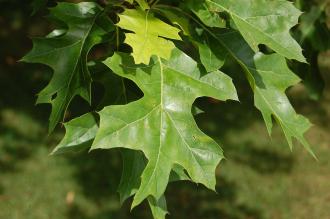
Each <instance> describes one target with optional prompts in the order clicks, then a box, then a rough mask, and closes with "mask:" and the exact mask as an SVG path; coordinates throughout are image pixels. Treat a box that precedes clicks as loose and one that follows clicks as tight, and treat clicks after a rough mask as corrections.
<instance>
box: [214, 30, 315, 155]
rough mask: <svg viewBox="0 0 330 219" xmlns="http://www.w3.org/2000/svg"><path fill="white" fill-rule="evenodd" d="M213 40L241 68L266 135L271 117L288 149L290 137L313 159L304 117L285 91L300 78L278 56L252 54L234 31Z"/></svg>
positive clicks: (307, 123) (269, 130) (290, 142)
mask: <svg viewBox="0 0 330 219" xmlns="http://www.w3.org/2000/svg"><path fill="white" fill-rule="evenodd" d="M217 40H218V42H219V43H221V44H222V45H223V46H224V47H225V48H226V49H227V51H228V53H229V54H231V55H232V56H233V57H234V59H236V60H237V61H238V63H239V64H240V65H241V66H242V68H243V69H244V70H245V72H246V76H247V78H248V80H249V82H250V85H251V87H252V89H253V92H254V101H255V106H256V107H257V108H258V109H259V110H260V111H261V113H262V115H263V118H264V120H265V123H266V126H267V130H268V132H269V134H270V133H271V130H272V125H273V122H272V116H273V117H274V118H275V120H276V121H277V122H278V124H279V125H280V126H281V128H282V130H283V132H284V134H285V137H286V139H287V141H288V143H289V146H290V148H291V149H292V138H296V139H297V140H299V142H300V143H302V144H303V145H304V147H305V148H306V149H307V150H308V151H309V152H310V153H311V154H312V155H313V156H314V157H315V155H314V153H313V152H312V150H311V148H310V145H309V144H308V142H307V141H306V139H305V138H304V133H305V132H306V131H307V130H308V129H309V128H310V127H311V124H310V122H309V121H308V119H306V118H305V117H303V116H301V115H298V114H297V113H296V112H295V110H294V108H293V107H292V105H291V104H290V101H289V100H288V98H287V96H286V94H285V90H286V89H287V88H289V87H290V86H292V85H295V84H297V83H298V82H299V81H300V79H299V78H298V77H297V76H296V75H295V74H294V73H293V72H292V71H291V70H290V69H289V68H288V67H287V64H286V60H285V58H283V57H282V56H280V55H278V54H272V55H264V54H262V53H257V54H254V52H253V51H252V50H251V49H250V48H249V46H248V45H247V44H246V42H245V41H244V39H243V38H242V37H241V36H240V35H239V34H238V33H237V32H229V33H224V34H219V35H217Z"/></svg>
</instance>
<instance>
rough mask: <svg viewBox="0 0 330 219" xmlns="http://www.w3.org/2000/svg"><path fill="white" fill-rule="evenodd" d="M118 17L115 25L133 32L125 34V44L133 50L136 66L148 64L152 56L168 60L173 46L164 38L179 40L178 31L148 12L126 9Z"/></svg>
mask: <svg viewBox="0 0 330 219" xmlns="http://www.w3.org/2000/svg"><path fill="white" fill-rule="evenodd" d="M119 17H120V21H119V23H118V24H117V25H118V26H119V27H121V28H123V29H125V30H129V31H132V32H134V33H126V39H125V43H127V44H128V45H130V46H131V47H132V48H133V54H132V55H133V57H134V60H135V63H136V64H140V63H144V64H149V61H150V57H151V56H152V55H157V56H159V57H161V58H164V59H169V57H170V56H171V51H172V50H173V49H174V48H175V46H174V43H173V42H171V41H169V40H167V39H164V38H168V39H173V40H181V38H180V36H179V34H178V33H179V31H180V30H179V29H177V28H175V27H173V26H171V25H169V24H167V23H165V22H163V21H161V20H159V19H158V18H155V17H154V16H153V14H152V13H151V12H150V11H142V10H138V9H137V10H135V9H127V10H125V11H124V13H123V14H120V15H119Z"/></svg>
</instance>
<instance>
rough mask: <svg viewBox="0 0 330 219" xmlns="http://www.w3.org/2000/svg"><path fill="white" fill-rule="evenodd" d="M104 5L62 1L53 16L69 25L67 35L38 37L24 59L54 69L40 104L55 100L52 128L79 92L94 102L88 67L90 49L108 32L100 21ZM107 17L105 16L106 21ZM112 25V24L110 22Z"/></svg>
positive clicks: (50, 125)
mask: <svg viewBox="0 0 330 219" xmlns="http://www.w3.org/2000/svg"><path fill="white" fill-rule="evenodd" d="M101 13H102V10H101V8H100V7H99V6H98V5H97V4H95V3H92V2H82V3H79V4H71V3H59V4H58V5H57V6H56V7H55V8H52V9H51V15H52V16H53V17H55V18H57V19H59V20H61V21H63V22H65V23H66V24H67V25H68V30H67V32H66V33H65V34H64V35H60V36H59V37H57V35H51V36H55V37H47V38H36V39H34V40H33V43H34V46H33V49H32V51H31V52H29V53H28V54H27V55H26V56H25V57H24V58H23V59H22V60H23V61H25V62H33V63H42V64H45V65H48V66H50V67H51V68H52V69H53V70H54V75H53V77H52V79H51V81H50V83H49V84H48V86H46V88H44V89H43V90H42V91H41V92H40V93H39V94H38V100H37V103H51V104H52V112H51V115H50V123H49V131H52V130H53V129H54V128H55V126H56V124H57V123H58V122H59V121H60V120H62V119H63V116H64V113H65V111H66V109H67V108H68V106H69V103H70V102H71V100H72V99H73V98H74V97H75V96H76V95H79V96H81V97H82V98H84V99H85V100H86V101H88V102H89V103H90V102H91V94H90V92H91V76H90V73H89V71H88V67H87V55H88V53H89V51H90V49H91V48H92V47H93V46H94V45H96V44H98V43H100V42H102V36H103V35H105V34H106V31H105V30H104V29H102V28H100V27H99V26H98V24H97V22H96V21H97V18H98V16H100V15H101ZM104 21H105V19H104V18H102V22H104ZM108 25H109V26H111V23H108Z"/></svg>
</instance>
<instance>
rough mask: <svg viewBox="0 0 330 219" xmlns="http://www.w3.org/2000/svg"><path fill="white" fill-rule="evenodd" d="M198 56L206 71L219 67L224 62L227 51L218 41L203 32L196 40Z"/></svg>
mask: <svg viewBox="0 0 330 219" xmlns="http://www.w3.org/2000/svg"><path fill="white" fill-rule="evenodd" d="M196 43H197V46H198V50H199V56H200V59H201V62H202V64H203V66H204V67H205V69H206V71H207V72H212V71H216V70H218V69H220V68H221V67H222V66H223V65H224V64H225V59H226V56H227V52H223V51H224V50H225V49H224V48H223V46H222V45H221V44H219V42H217V41H216V40H214V39H213V38H212V37H211V38H210V36H209V35H207V34H205V35H204V36H203V37H202V39H200V40H199V42H196Z"/></svg>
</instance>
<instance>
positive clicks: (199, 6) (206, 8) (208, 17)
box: [185, 0, 226, 28]
mask: <svg viewBox="0 0 330 219" xmlns="http://www.w3.org/2000/svg"><path fill="white" fill-rule="evenodd" d="M185 4H186V5H187V6H188V8H189V9H190V10H191V11H192V12H194V14H195V15H196V16H197V17H198V18H199V19H200V20H201V21H202V22H203V23H204V24H205V25H207V26H209V27H219V28H224V27H226V21H225V20H224V19H222V18H221V17H220V16H219V13H218V12H217V11H213V10H212V8H211V7H210V3H208V2H206V1H205V0H189V1H186V3H185Z"/></svg>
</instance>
